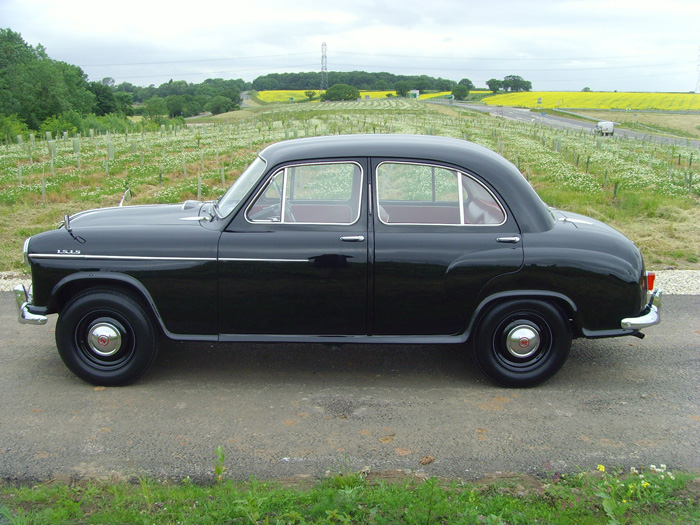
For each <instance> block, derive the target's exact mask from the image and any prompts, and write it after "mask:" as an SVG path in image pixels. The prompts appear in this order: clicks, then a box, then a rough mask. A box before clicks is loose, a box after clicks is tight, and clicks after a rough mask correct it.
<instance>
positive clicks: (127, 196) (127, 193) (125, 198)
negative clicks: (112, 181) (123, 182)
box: [119, 188, 131, 206]
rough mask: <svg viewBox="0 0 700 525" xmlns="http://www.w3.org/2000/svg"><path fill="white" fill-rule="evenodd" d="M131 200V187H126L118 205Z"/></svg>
mask: <svg viewBox="0 0 700 525" xmlns="http://www.w3.org/2000/svg"><path fill="white" fill-rule="evenodd" d="M130 200H131V188H127V189H126V191H125V192H124V195H122V200H121V201H119V206H122V205H123V204H124V203H125V202H129V201H130Z"/></svg>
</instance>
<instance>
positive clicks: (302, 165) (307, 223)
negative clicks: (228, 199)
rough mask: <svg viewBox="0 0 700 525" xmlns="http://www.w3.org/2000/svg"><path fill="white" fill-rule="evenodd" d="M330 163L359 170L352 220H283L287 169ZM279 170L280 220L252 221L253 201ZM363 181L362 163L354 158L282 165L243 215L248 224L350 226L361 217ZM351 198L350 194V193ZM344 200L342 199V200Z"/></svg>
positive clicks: (265, 188) (270, 180)
mask: <svg viewBox="0 0 700 525" xmlns="http://www.w3.org/2000/svg"><path fill="white" fill-rule="evenodd" d="M331 164H352V165H354V166H356V167H357V168H358V169H359V170H360V183H359V192H358V193H359V194H358V196H357V201H358V202H357V216H356V217H355V218H354V220H352V221H351V222H300V221H294V222H290V221H285V220H284V215H285V211H286V206H287V204H286V200H287V199H286V198H285V196H286V194H287V176H288V170H289V169H294V168H299V167H304V166H328V165H331ZM280 172H283V175H282V195H281V196H280V197H281V199H282V202H281V206H280V220H279V221H273V220H268V219H265V220H259V221H254V220H251V219H250V217H249V214H250V211H251V209H252V207H253V206H254V205H255V203H256V202H257V201H258V199H259V198H260V197H261V195H262V194H263V193H265V192H266V191H267V189H268V188H269V187H270V184H271V182H272V179H273V178H274V177H276V176H277V175H278V174H279V173H280ZM364 181H365V171H364V169H362V165H361V164H360V163H359V162H356V161H354V160H350V161H347V160H335V161H328V162H322V161H318V162H306V163H299V164H289V165H287V166H284V167H283V168H280V169H279V170H276V171H275V172H274V173H273V174H272V175H270V177H269V178H268V179H267V180H266V181H265V183H264V184H263V186H262V188H260V190H259V191H258V192H257V193H256V194H255V197H253V199H252V200H251V201H250V204H249V205H248V207H247V208H246V210H245V213H244V217H245V220H246V222H247V223H248V224H286V225H295V224H299V225H316V226H352V225H353V224H357V222H358V221H359V220H360V218H361V217H362V195H363V193H364ZM354 185H355V184H354V180H353V186H354ZM351 198H352V195H351ZM343 202H344V201H343Z"/></svg>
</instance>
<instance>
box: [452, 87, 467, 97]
mask: <svg viewBox="0 0 700 525" xmlns="http://www.w3.org/2000/svg"><path fill="white" fill-rule="evenodd" d="M452 95H453V96H454V97H455V99H456V100H467V97H468V96H469V88H468V87H467V86H465V85H464V84H457V85H456V86H455V87H454V88H452Z"/></svg>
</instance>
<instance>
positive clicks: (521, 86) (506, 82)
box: [503, 75, 532, 91]
mask: <svg viewBox="0 0 700 525" xmlns="http://www.w3.org/2000/svg"><path fill="white" fill-rule="evenodd" d="M503 89H505V90H506V91H530V90H531V89H532V83H531V82H529V81H527V80H525V79H523V77H520V76H518V75H508V76H506V77H505V78H504V79H503Z"/></svg>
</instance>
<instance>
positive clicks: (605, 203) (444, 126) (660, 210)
mask: <svg viewBox="0 0 700 525" xmlns="http://www.w3.org/2000/svg"><path fill="white" fill-rule="evenodd" d="M196 122H197V124H195V125H190V126H187V127H182V128H169V127H168V128H166V127H163V128H162V129H161V130H160V131H158V132H151V133H147V132H143V133H133V134H129V135H126V134H107V135H99V136H97V135H96V136H94V137H68V136H65V137H64V136H62V137H59V138H57V139H54V140H51V141H50V142H47V141H45V140H43V139H44V137H42V140H39V138H35V139H34V142H33V144H32V142H31V141H30V140H29V139H26V138H25V139H23V141H22V143H21V144H16V143H13V144H5V145H2V146H0V232H1V233H2V235H1V236H0V270H20V271H21V270H23V269H24V267H23V265H22V262H21V259H22V258H21V246H22V242H23V241H24V239H25V238H26V237H27V236H29V235H33V234H35V233H37V232H39V231H43V230H45V229H49V228H54V227H56V226H57V225H58V224H59V222H60V221H61V219H62V217H63V215H64V214H65V213H75V212H77V211H79V210H83V209H89V208H95V207H100V206H111V205H116V204H117V203H118V202H119V198H120V195H121V193H122V192H123V191H124V189H125V187H127V186H129V187H130V188H131V189H132V190H133V192H134V194H135V197H134V200H133V201H132V204H144V203H175V202H182V201H183V200H185V199H192V198H195V199H196V198H201V199H212V198H216V197H218V196H219V195H221V194H222V193H223V191H224V189H225V188H226V187H228V186H229V185H230V184H231V183H232V182H233V180H235V178H236V177H237V176H238V175H239V174H240V173H241V172H242V170H243V169H244V168H245V167H246V165H247V164H248V163H250V162H251V160H252V159H253V158H254V157H255V155H256V152H257V151H259V150H260V149H262V148H263V147H264V146H265V145H267V144H270V143H273V142H277V141H280V140H287V139H292V138H296V137H306V136H314V135H326V134H351V133H414V134H426V135H428V134H434V135H445V136H452V137H458V138H463V139H466V140H470V141H473V142H476V143H478V144H481V145H483V146H485V147H487V148H490V149H492V150H495V151H497V152H499V153H501V154H502V155H504V156H505V157H506V158H508V159H509V160H510V161H511V162H513V163H514V164H515V165H516V166H517V167H518V168H519V169H520V171H521V172H522V173H523V176H525V177H527V178H528V180H529V181H530V183H531V184H532V185H533V186H534V187H535V189H536V190H537V191H538V192H539V193H540V195H541V196H542V197H543V199H544V200H545V202H547V203H549V204H550V205H553V206H556V207H560V208H566V209H570V210H574V211H578V212H582V213H585V214H587V215H591V216H593V217H595V218H598V219H601V220H604V221H606V222H609V223H610V224H612V225H614V226H616V227H617V228H618V229H620V230H621V231H623V232H624V233H625V234H627V235H628V236H629V237H630V238H632V239H633V240H635V241H636V242H637V243H638V245H639V246H640V248H641V249H642V251H643V253H644V255H645V257H646V260H647V264H648V266H650V267H652V268H663V267H667V266H673V267H677V268H686V269H694V268H700V264H699V262H698V260H699V258H700V220H699V219H700V210H699V207H698V196H699V191H698V184H697V182H698V181H697V179H698V171H699V170H698V165H699V164H700V159H698V156H700V152H698V149H697V148H693V147H690V146H689V145H688V144H687V143H686V141H681V142H682V143H678V144H675V145H661V144H657V143H655V142H651V141H649V140H627V139H624V138H621V137H618V136H615V137H611V138H607V137H606V138H601V137H595V136H593V135H591V134H587V133H578V132H577V133H573V132H571V131H569V132H567V131H562V130H556V129H550V128H546V127H541V125H539V124H537V123H524V122H520V123H518V122H514V121H507V120H503V119H500V118H496V117H490V116H488V115H483V114H481V113H476V112H471V111H467V110H462V109H459V108H451V107H446V106H440V105H431V104H424V103H421V102H416V101H410V100H408V99H398V98H395V97H392V98H383V99H381V98H379V99H370V100H361V101H357V102H327V103H324V104H281V105H271V106H264V107H259V108H252V109H250V110H244V111H238V112H234V113H231V114H225V115H219V116H217V117H212V118H210V119H208V120H202V119H198V120H197V121H196Z"/></svg>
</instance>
